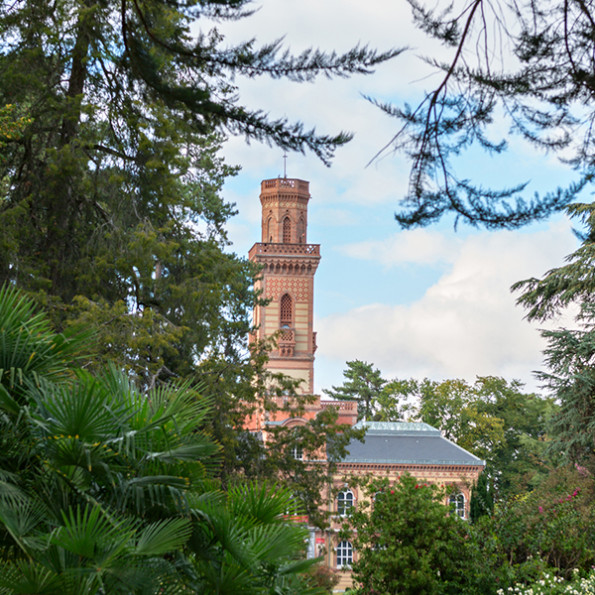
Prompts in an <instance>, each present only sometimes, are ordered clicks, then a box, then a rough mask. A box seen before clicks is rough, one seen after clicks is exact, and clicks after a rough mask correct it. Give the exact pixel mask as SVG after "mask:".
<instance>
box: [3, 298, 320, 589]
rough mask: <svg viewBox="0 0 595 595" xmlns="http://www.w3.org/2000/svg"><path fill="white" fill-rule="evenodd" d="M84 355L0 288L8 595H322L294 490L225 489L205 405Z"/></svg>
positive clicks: (186, 391) (192, 394) (182, 389)
mask: <svg viewBox="0 0 595 595" xmlns="http://www.w3.org/2000/svg"><path fill="white" fill-rule="evenodd" d="M85 347H86V345H85V342H84V338H80V337H79V338H68V337H67V336H65V335H60V334H56V333H55V332H53V331H52V330H51V329H50V327H49V324H48V320H47V318H46V317H44V315H43V314H40V313H37V312H35V310H34V308H33V307H32V304H31V302H30V301H28V300H25V299H23V298H22V297H20V295H19V294H18V293H17V291H16V290H15V289H14V288H10V289H8V288H6V287H5V288H3V289H2V290H0V362H1V367H0V437H1V441H2V451H1V452H0V592H2V593H7V594H13V593H14V594H16V593H46V594H48V595H49V594H58V593H63V594H65V595H70V594H72V595H75V594H77V595H78V594H80V593H147V594H149V593H183V592H201V593H229V594H230V595H231V594H232V593H237V592H238V589H239V590H240V591H241V592H245V593H253V594H258V593H265V592H278V593H295V592H304V593H316V592H320V591H319V590H317V589H315V588H310V587H309V579H308V578H307V577H306V578H304V577H302V574H303V572H304V571H305V570H307V569H308V568H309V566H310V565H311V563H312V562H311V561H308V562H306V561H303V560H300V559H299V558H300V552H301V549H302V547H303V540H304V537H305V529H302V528H300V527H299V526H298V525H296V524H294V523H291V522H288V521H287V520H286V519H285V516H284V515H286V514H287V511H288V510H289V511H292V510H293V506H294V504H293V503H294V499H293V497H292V495H291V493H290V492H289V490H287V489H285V488H281V487H279V486H276V485H268V486H267V485H262V486H258V485H256V484H254V483H245V484H244V485H242V486H241V487H237V488H235V489H232V490H228V491H227V492H223V491H221V490H220V489H218V482H217V481H216V480H215V479H214V472H215V471H216V467H217V464H218V456H217V453H218V451H219V447H218V445H217V444H215V443H214V442H213V441H212V440H211V439H210V438H208V437H207V436H206V435H205V434H204V433H203V432H202V431H200V426H201V425H202V424H203V423H204V420H205V418H206V417H207V416H208V415H209V402H208V400H207V399H205V398H203V397H201V396H200V395H199V394H198V393H197V392H196V391H195V390H191V389H190V387H189V386H188V384H187V383H186V384H181V385H179V386H171V387H159V388H155V389H153V390H151V391H150V392H149V393H148V394H144V393H142V392H141V391H139V390H138V389H137V388H136V387H135V386H134V384H133V383H131V382H130V380H129V379H128V378H126V376H124V375H123V374H122V373H120V372H117V371H116V370H115V369H114V368H113V367H111V368H108V369H106V370H105V371H104V373H103V375H102V376H100V377H93V376H91V375H90V374H89V373H88V372H84V371H82V370H80V369H77V368H76V363H77V357H78V355H80V354H81V353H82V352H83V350H84V348H85Z"/></svg>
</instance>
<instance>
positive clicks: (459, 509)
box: [448, 492, 465, 519]
mask: <svg viewBox="0 0 595 595" xmlns="http://www.w3.org/2000/svg"><path fill="white" fill-rule="evenodd" d="M448 503H449V505H450V508H451V510H452V511H453V512H454V514H456V515H457V516H458V517H460V518H462V519H464V518H465V496H464V494H461V493H460V492H459V493H458V494H451V495H450V498H449V500H448Z"/></svg>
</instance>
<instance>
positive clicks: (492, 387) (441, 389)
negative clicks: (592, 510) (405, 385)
mask: <svg viewBox="0 0 595 595" xmlns="http://www.w3.org/2000/svg"><path fill="white" fill-rule="evenodd" d="M554 410H555V406H554V403H553V400H552V399H546V398H542V397H540V396H538V395H536V394H534V393H530V394H527V393H525V392H523V391H522V384H521V383H519V382H518V381H512V382H508V381H506V380H505V379H503V378H497V377H489V376H488V377H480V378H478V379H477V380H476V382H475V383H474V384H473V385H469V384H467V383H466V382H464V381H462V380H455V381H450V380H447V381H444V382H441V383H437V382H432V381H424V382H423V383H422V386H421V388H420V402H419V410H418V411H417V413H416V414H415V417H417V418H418V419H420V420H421V421H424V422H426V423H429V424H430V425H432V426H434V427H437V428H439V429H441V430H442V431H443V432H444V435H445V437H446V438H449V439H450V440H452V441H453V442H456V443H457V444H458V445H459V446H462V447H463V448H465V449H467V450H469V451H470V452H472V453H473V454H475V455H476V456H479V457H481V458H482V459H484V460H486V461H487V462H488V468H489V470H490V473H491V474H492V480H493V484H494V488H495V490H496V493H497V494H498V497H500V498H502V497H505V495H506V494H509V493H512V494H514V493H520V492H521V491H522V490H523V489H524V488H525V487H527V486H528V485H534V484H535V483H536V482H538V481H539V480H540V479H541V478H542V477H543V476H544V475H545V474H546V473H547V471H548V468H549V466H550V465H551V460H550V459H549V457H548V456H547V454H546V447H547V442H546V440H547V430H548V422H549V419H550V417H551V416H552V414H553V412H554Z"/></svg>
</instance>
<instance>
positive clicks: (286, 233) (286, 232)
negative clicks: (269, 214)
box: [283, 217, 291, 244]
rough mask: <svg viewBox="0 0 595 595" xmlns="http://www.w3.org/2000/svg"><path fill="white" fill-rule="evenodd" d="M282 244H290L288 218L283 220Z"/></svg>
mask: <svg viewBox="0 0 595 595" xmlns="http://www.w3.org/2000/svg"><path fill="white" fill-rule="evenodd" d="M283 243H284V244H291V219H290V218H289V217H285V219H283Z"/></svg>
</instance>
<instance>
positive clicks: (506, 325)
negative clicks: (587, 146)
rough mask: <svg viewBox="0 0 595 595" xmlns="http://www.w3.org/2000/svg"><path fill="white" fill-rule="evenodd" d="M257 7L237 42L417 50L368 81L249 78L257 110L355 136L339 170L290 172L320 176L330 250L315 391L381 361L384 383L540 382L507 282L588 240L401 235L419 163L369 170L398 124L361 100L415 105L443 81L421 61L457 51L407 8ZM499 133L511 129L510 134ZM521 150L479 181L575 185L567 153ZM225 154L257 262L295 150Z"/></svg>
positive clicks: (345, 4) (314, 165)
mask: <svg viewBox="0 0 595 595" xmlns="http://www.w3.org/2000/svg"><path fill="white" fill-rule="evenodd" d="M255 6H257V7H259V10H258V12H257V13H256V14H255V15H254V16H253V17H251V18H250V19H246V20H244V21H242V22H239V23H234V24H225V26H224V30H225V32H226V35H227V36H228V38H229V39H230V40H232V41H233V40H242V39H246V38H248V37H252V36H253V37H256V39H257V40H258V41H259V42H261V43H264V42H266V41H271V40H273V39H276V38H277V37H281V36H285V40H286V43H287V45H289V46H290V47H292V48H293V49H294V50H295V51H299V50H302V49H304V48H306V47H310V46H316V47H320V48H321V49H325V50H329V51H330V50H333V49H336V50H338V51H344V50H347V49H348V48H350V47H352V46H353V45H355V44H356V43H358V42H361V43H369V44H370V45H371V46H374V47H376V48H379V49H381V50H383V49H387V48H389V47H395V46H396V47H401V46H405V45H407V46H410V47H411V48H412V49H411V50H410V51H408V52H407V53H406V54H404V55H402V56H399V57H397V58H396V59H395V60H393V61H392V62H390V63H388V64H384V65H382V66H381V67H379V68H378V69H377V70H376V72H375V73H374V74H373V75H370V76H366V77H364V76H358V77H354V78H351V79H338V80H333V81H328V80H326V79H320V81H318V82H316V83H311V84H307V83H304V84H292V83H287V82H282V81H271V80H268V79H266V78H259V79H256V80H253V81H242V80H239V81H236V84H237V85H238V88H239V94H240V97H241V98H242V101H243V102H244V103H245V104H247V105H248V106H249V107H254V108H261V109H264V110H265V111H268V112H269V113H270V114H271V116H272V117H279V116H287V117H289V118H290V119H294V120H298V119H299V120H302V121H303V122H305V123H306V125H307V126H308V127H309V126H316V127H317V130H319V132H321V133H336V132H337V131H339V130H350V131H352V132H354V133H355V138H354V140H353V141H352V142H351V143H349V144H348V145H347V146H346V147H344V148H341V149H339V150H338V151H337V155H336V158H335V160H334V161H333V165H332V167H330V168H327V167H325V166H324V165H323V164H322V163H320V162H319V161H317V159H316V158H315V157H313V156H308V155H307V156H303V155H295V154H292V155H289V157H288V159H287V175H288V177H295V178H300V179H305V180H308V181H310V191H311V194H312V200H311V201H310V207H309V231H308V238H309V241H310V242H311V243H320V244H321V250H322V262H321V265H320V267H319V269H318V272H317V275H316V282H315V303H314V307H315V330H317V332H318V344H319V349H318V352H317V360H316V376H315V385H316V390H317V391H320V390H321V389H322V388H327V387H330V386H331V385H333V384H335V385H336V384H339V383H341V382H342V371H343V369H344V367H345V362H346V361H348V360H352V359H362V360H365V361H368V362H371V363H374V364H375V365H376V366H377V367H379V368H380V369H381V371H382V372H383V373H384V375H385V376H386V377H387V378H393V377H400V378H409V377H416V378H423V377H430V378H434V379H437V380H439V379H443V378H455V377H462V378H467V379H469V380H473V379H474V378H475V376H477V375H480V376H481V375H492V374H495V375H501V376H504V377H506V378H509V379H512V378H517V379H520V380H522V381H524V382H526V383H527V386H528V388H531V389H534V388H535V387H536V384H535V382H534V380H533V376H532V371H533V370H536V369H539V368H541V350H542V348H543V342H542V340H541V338H540V335H539V332H538V328H537V325H530V324H529V323H527V322H526V321H525V320H524V319H523V315H524V313H523V311H522V310H521V309H520V308H518V307H516V306H515V305H514V301H515V297H514V296H512V295H511V294H510V292H509V287H510V285H511V284H512V283H514V282H515V281H518V280H520V279H524V278H527V277H529V276H540V275H542V274H543V273H544V272H545V271H546V270H548V269H550V268H552V267H555V266H559V265H560V264H561V263H562V261H563V258H564V256H565V255H567V254H568V253H569V252H571V251H572V250H573V249H574V248H575V246H576V240H575V239H574V237H573V235H572V233H571V228H570V223H569V222H568V221H567V220H566V219H565V217H563V216H558V217H555V218H553V219H551V220H549V221H547V222H545V223H542V224H539V225H534V226H531V227H530V228H527V229H524V230H523V231H522V232H518V231H517V232H505V231H501V232H482V231H478V230H472V229H469V228H466V227H459V229H458V231H457V232H456V233H455V231H454V230H453V227H452V222H448V221H445V222H441V223H440V224H438V225H435V226H433V227H429V228H426V229H421V230H413V231H401V230H400V229H399V228H398V226H397V224H396V222H395V221H394V217H393V214H394V211H395V210H396V209H397V208H398V200H399V198H400V197H401V196H402V195H403V192H404V189H405V188H406V185H407V173H408V165H407V163H406V161H405V160H404V159H403V157H402V156H399V155H394V154H386V155H384V156H383V157H382V158H380V159H378V160H376V161H374V162H373V163H372V164H371V165H369V166H366V165H367V164H368V162H369V161H370V159H371V158H372V157H373V156H374V155H375V154H376V152H377V151H378V150H379V149H380V148H381V147H383V146H384V145H385V144H386V143H387V142H388V141H389V140H390V139H391V137H392V135H393V134H394V133H395V131H396V129H395V126H396V123H395V122H394V121H392V120H390V119H388V118H387V117H386V116H385V115H384V114H382V113H381V112H380V110H378V109H377V108H375V107H374V106H373V105H371V104H370V103H369V102H367V101H366V100H365V99H364V98H363V96H362V95H370V96H374V97H378V98H380V99H382V100H387V99H390V100H392V101H394V102H403V101H409V102H411V103H415V102H416V100H418V99H419V98H420V97H422V93H423V91H424V90H429V89H431V88H432V86H433V84H435V82H436V81H437V80H438V79H437V78H436V76H433V75H432V74H431V71H430V70H429V69H428V68H427V67H426V66H425V65H424V64H423V63H422V62H421V61H420V59H419V56H420V55H421V54H429V53H432V52H440V51H442V52H443V53H438V55H439V56H440V57H441V58H442V59H444V60H447V59H448V57H449V56H448V53H444V50H440V49H439V48H437V46H436V45H435V44H434V43H433V42H429V41H428V40H426V39H425V38H424V37H423V36H421V35H420V34H419V33H417V32H416V31H415V28H414V27H413V25H412V23H411V19H410V14H409V8H408V5H407V4H406V2H405V1H404V0H402V1H401V0H368V1H366V2H361V0H317V1H315V0H301V1H300V2H295V1H291V0H262V1H261V2H257V3H255ZM495 132H497V133H498V134H501V135H503V136H506V135H507V130H506V128H504V127H502V130H499V129H498V128H496V130H495ZM510 142H511V151H510V153H509V154H507V155H505V156H503V157H498V158H495V159H492V158H490V159H488V158H486V157H483V156H478V155H475V156H466V157H465V161H463V162H462V166H463V168H466V169H468V172H469V174H468V176H469V177H475V179H479V180H481V181H484V182H485V183H486V184H490V183H503V184H504V185H512V184H515V183H518V182H520V181H524V180H528V179H529V180H531V182H532V187H531V188H532V191H533V190H540V191H543V190H545V189H548V188H552V187H554V186H556V185H558V184H564V183H565V182H566V181H568V180H570V179H571V175H570V172H569V171H568V170H567V168H566V167H565V166H563V165H561V164H559V163H558V162H557V161H556V160H555V158H554V157H552V156H548V155H537V154H535V152H534V150H533V149H532V148H530V147H527V146H524V145H523V144H522V143H520V141H519V140H518V139H516V138H513V139H510ZM224 155H225V157H226V159H227V161H228V162H229V163H230V164H241V166H242V171H241V172H240V173H239V175H238V176H237V177H236V178H234V179H232V180H230V181H229V182H228V183H227V184H226V186H225V189H224V193H225V196H226V198H227V199H228V200H231V201H233V202H235V203H236V204H237V207H238V210H239V215H238V216H237V217H236V218H234V220H233V221H232V223H231V225H230V239H231V240H232V242H233V246H232V249H233V250H234V251H236V252H237V253H239V254H247V251H248V249H249V248H250V246H251V245H252V244H253V243H254V242H256V241H258V240H259V238H260V229H259V225H260V202H259V199H258V195H259V188H260V181H261V180H262V179H267V178H273V177H277V176H278V175H282V174H283V158H282V151H281V150H279V149H277V148H271V147H268V146H266V145H260V144H257V143H252V144H250V145H247V144H246V143H245V142H244V140H243V139H242V138H231V139H230V140H229V141H228V142H227V143H226V145H225V147H224ZM465 175H466V176H467V174H466V173H465Z"/></svg>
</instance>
